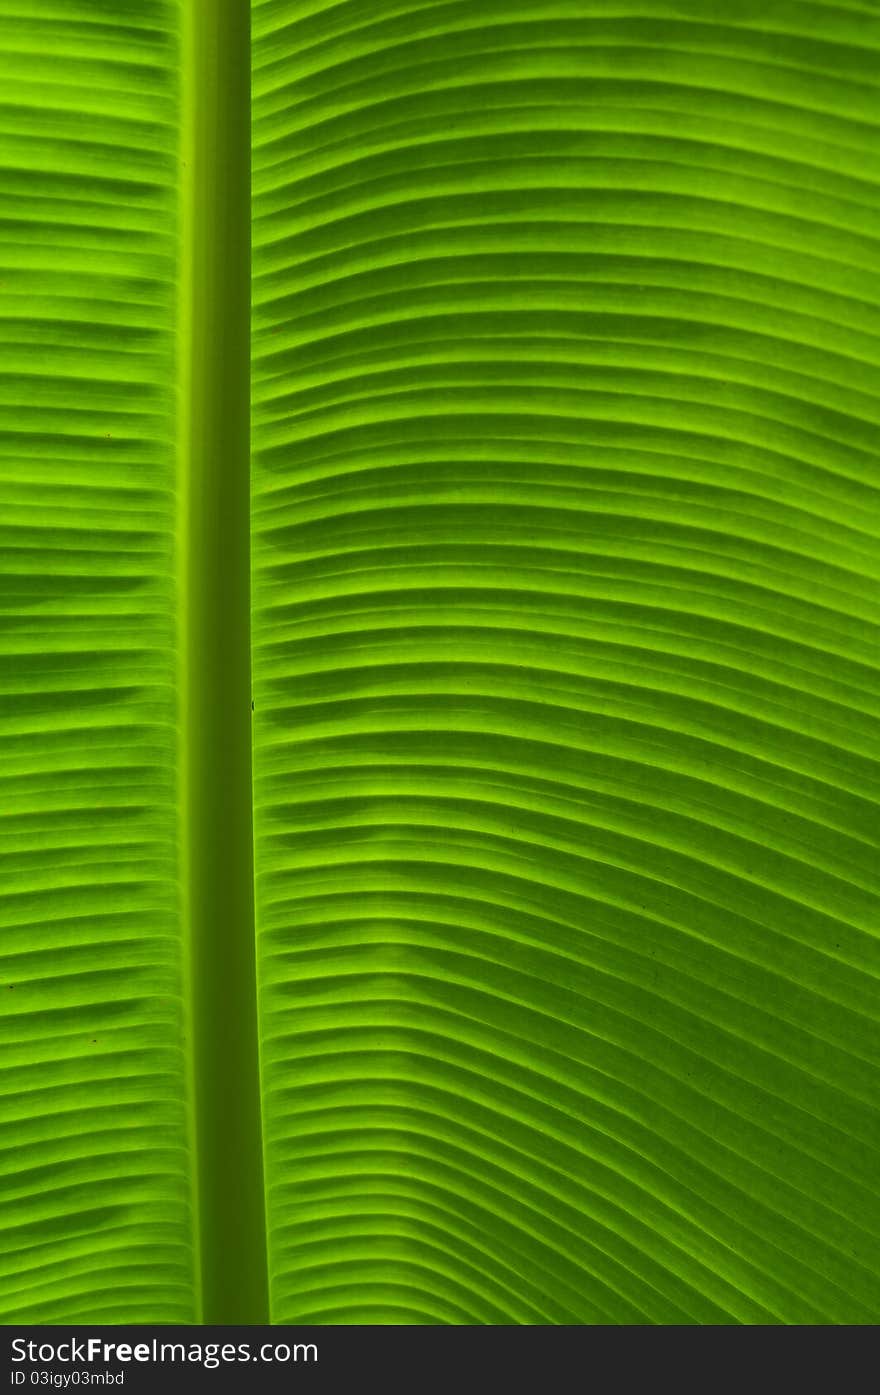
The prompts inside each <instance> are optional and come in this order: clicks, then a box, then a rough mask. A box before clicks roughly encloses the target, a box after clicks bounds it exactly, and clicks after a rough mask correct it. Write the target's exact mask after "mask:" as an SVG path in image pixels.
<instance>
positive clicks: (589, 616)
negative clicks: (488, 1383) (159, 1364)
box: [253, 0, 880, 1323]
mask: <svg viewBox="0 0 880 1395" xmlns="http://www.w3.org/2000/svg"><path fill="white" fill-rule="evenodd" d="M878 21H880V17H878V14H877V11H876V8H875V7H874V6H868V5H841V4H832V5H818V4H812V3H807V2H806V0H803V2H802V3H801V2H797V0H796V2H795V3H788V2H787V0H770V3H762V4H760V5H753V4H746V3H741V4H737V5H728V6H720V5H718V4H715V3H713V0H686V3H676V4H671V3H665V2H664V0H646V3H643V4H640V5H638V6H627V5H623V6H621V5H619V4H611V3H603V2H602V0H541V3H535V2H534V0H487V3H483V4H480V5H478V6H475V5H472V4H470V3H468V2H467V0H451V3H444V4H436V5H422V4H408V3H395V2H394V0H387V2H385V0H383V2H382V3H376V0H358V2H356V0H350V3H345V4H335V5H327V4H321V3H318V4H311V3H310V4H303V3H299V2H298V0H264V3H259V2H258V3H256V4H255V5H254V9H253V42H254V83H253V103H254V107H253V111H254V150H253V170H254V175H253V177H254V210H253V211H254V225H253V247H254V252H253V307H254V308H253V317H254V319H253V323H254V338H253V354H254V369H253V421H254V462H253V481H254V482H253V490H254V550H255V573H254V576H255V580H254V652H253V663H254V692H255V699H256V712H255V742H256V744H255V781H256V783H255V816H256V867H257V910H258V943H259V962H260V978H261V986H262V1056H263V1071H264V1087H265V1096H264V1114H265V1130H266V1145H267V1154H266V1160H267V1183H268V1192H267V1196H268V1204H269V1236H270V1278H271V1284H272V1303H273V1306H272V1311H273V1315H274V1317H275V1320H277V1321H283V1322H299V1321H318V1322H380V1323H394V1322H407V1323H409V1322H429V1323H434V1322H441V1323H444V1322H446V1323H448V1322H452V1323H462V1322H477V1323H510V1322H513V1323H572V1322H573V1323H593V1322H599V1323H602V1322H612V1323H620V1322H623V1323H642V1322H650V1323H693V1322H697V1323H728V1322H747V1323H766V1322H784V1323H809V1322H866V1321H872V1320H873V1321H876V1320H877V1318H878V1315H880V1277H878V1265H877V1253H878V1251H877V1242H878V1234H880V1203H878V1197H877V1187H876V1178H877V1168H878V1159H877V1148H878V1144H880V1133H878V1112H877V1074H876V1070H877V1055H878V1035H877V1017H878V997H877V974H878V968H880V959H878V943H877V936H876V931H877V899H876V892H877V830H878V824H877V809H876V798H877V791H878V774H880V767H878V763H877V758H878V754H880V741H878V727H877V710H878V689H877V682H876V677H877V675H876V658H877V647H876V644H877V628H876V622H877V617H878V590H877V577H878V551H877V521H878V512H877V492H876V486H877V476H876V466H877V422H878V413H880V409H878V396H877V392H878V372H877V366H878V346H880V340H878V315H877V301H878V280H877V270H878V243H877V233H878V198H880V191H878V182H877V175H878V156H877V150H878V144H877V142H878V129H877V127H878V115H880V106H878V91H877V89H878V73H880V69H878V47H880V22H878Z"/></svg>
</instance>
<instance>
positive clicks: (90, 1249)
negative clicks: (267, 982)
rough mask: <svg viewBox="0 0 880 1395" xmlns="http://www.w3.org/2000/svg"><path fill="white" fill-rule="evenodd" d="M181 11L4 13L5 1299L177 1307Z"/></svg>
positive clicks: (184, 1282) (163, 6) (186, 1211)
mask: <svg viewBox="0 0 880 1395" xmlns="http://www.w3.org/2000/svg"><path fill="white" fill-rule="evenodd" d="M179 63H180V57H179V42H178V32H177V6H176V5H175V4H168V3H154V0H140V3H139V4H138V5H137V6H136V7H133V6H128V5H124V4H96V3H94V2H93V0H67V3H62V2H61V0H12V3H10V4H8V5H6V6H4V9H3V15H2V18H0V87H2V91H3V106H2V108H0V162H2V172H0V203H2V210H3V214H2V220H0V262H2V266H3V270H2V274H0V355H2V370H3V371H2V388H0V534H2V542H0V675H2V677H0V810H2V822H0V885H2V896H0V993H2V996H3V1008H4V1009H5V1010H4V1012H3V1015H2V1022H0V1040H2V1047H0V1049H2V1073H0V1075H2V1084H0V1090H2V1110H0V1117H2V1144H0V1174H2V1181H0V1187H2V1198H3V1211H4V1216H5V1223H4V1233H3V1243H2V1253H0V1293H2V1300H0V1303H2V1317H3V1320H4V1321H6V1322H12V1321H16V1322H17V1321H22V1320H28V1321H36V1322H78V1321H86V1320H88V1321H98V1322H100V1321H106V1322H111V1321H112V1322H123V1321H156V1322H187V1321H192V1320H194V1318H195V1317H196V1315H197V1311H198V1309H197V1299H196V1286H195V1281H194V1277H193V1276H194V1254H193V1241H192V1220H191V1214H192V1213H191V1204H190V1195H191V1182H190V1177H191V1168H192V1149H191V1145H190V1142H189V1127H188V1112H189V1111H188V1105H187V1103H186V1099H187V1093H188V1092H187V1087H186V1048H185V1043H184V1039H183V1038H184V1012H183V1002H182V940H181V934H180V919H179V913H178V876H177V856H176V844H177V819H178V812H177V793H176V769H177V756H176V747H177V730H176V698H175V689H176V681H177V678H176V673H177V661H176V638H175V604H176V603H175V531H176V510H175V496H176V466H175V454H176V443H175V425H174V422H175V392H176V366H175V325H176V317H177V295H176V287H177V278H178V266H177V255H178V251H177V191H178V143H179V134H178V127H179V90H178V88H179V81H178V79H179Z"/></svg>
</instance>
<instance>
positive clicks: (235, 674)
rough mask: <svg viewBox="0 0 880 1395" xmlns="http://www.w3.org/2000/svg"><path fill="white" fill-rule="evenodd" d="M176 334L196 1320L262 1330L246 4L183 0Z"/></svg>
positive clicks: (184, 867)
mask: <svg viewBox="0 0 880 1395" xmlns="http://www.w3.org/2000/svg"><path fill="white" fill-rule="evenodd" d="M184 13H185V16H186V19H185V24H186V34H185V40H184V63H183V105H184V139H183V153H182V157H181V161H182V178H183V187H184V190H185V195H184V209H183V220H182V257H183V281H184V286H185V304H184V306H183V314H182V334H181V378H182V381H181V404H182V405H181V411H182V414H183V415H182V425H181V515H180V517H181V521H180V527H181V617H180V625H181V668H182V673H181V681H182V692H183V698H182V741H181V766H182V771H181V779H182V787H183V793H184V808H185V812H184V818H183V828H182V870H183V876H184V881H185V896H184V902H185V914H186V917H187V922H188V942H189V955H188V961H189V962H188V977H189V991H190V1002H191V1032H192V1038H193V1040H192V1046H193V1051H192V1053H191V1054H192V1060H193V1072H192V1089H193V1094H194V1109H193V1121H194V1134H195V1139H194V1149H195V1153H196V1158H197V1165H196V1191H197V1207H196V1209H197V1213H198V1224H197V1231H198V1237H199V1238H198V1250H199V1257H198V1267H199V1271H200V1274H199V1288H200V1290H201V1311H200V1320H201V1321H202V1322H205V1323H259V1322H267V1321H268V1298H267V1278H266V1246H265V1203H264V1197H263V1162H262V1133H261V1118H260V1103H259V1101H260V1090H259V1065H258V1050H257V1012H256V979H255V967H254V906H253V838H252V792H251V791H252V787H251V695H250V594H249V592H250V542H249V511H250V503H249V349H248V345H249V307H250V58H249V42H250V32H249V5H248V0H187V3H186V4H185V5H184Z"/></svg>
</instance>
